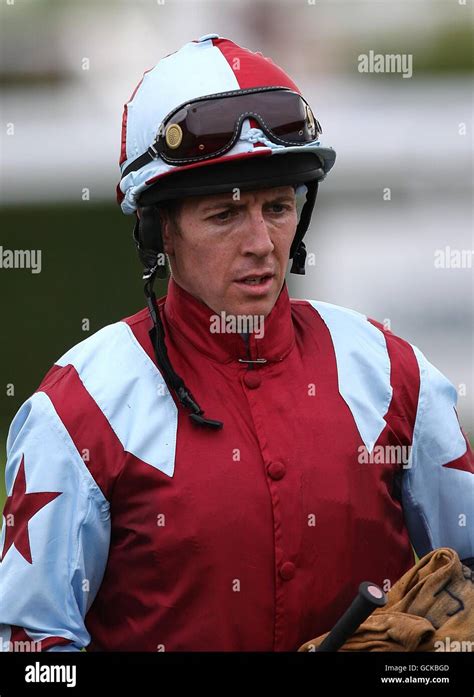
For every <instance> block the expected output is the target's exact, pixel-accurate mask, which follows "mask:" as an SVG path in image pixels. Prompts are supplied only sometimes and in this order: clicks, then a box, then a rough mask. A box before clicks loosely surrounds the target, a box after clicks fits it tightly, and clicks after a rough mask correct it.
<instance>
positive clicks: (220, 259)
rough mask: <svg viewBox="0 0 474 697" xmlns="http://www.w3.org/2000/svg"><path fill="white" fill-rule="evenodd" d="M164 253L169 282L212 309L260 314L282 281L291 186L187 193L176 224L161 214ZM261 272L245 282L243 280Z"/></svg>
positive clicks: (290, 233) (291, 215)
mask: <svg viewBox="0 0 474 697" xmlns="http://www.w3.org/2000/svg"><path fill="white" fill-rule="evenodd" d="M162 221H163V225H162V228H163V240H164V248H165V252H166V253H167V254H168V255H169V259H170V265H171V271H172V274H173V278H174V279H175V281H176V282H177V283H178V284H179V285H180V286H181V287H183V288H184V289H185V290H187V291H188V292H189V293H191V295H193V296H194V297H196V298H199V299H200V300H202V301H203V302H204V303H205V304H206V305H207V306H208V307H210V308H211V309H212V310H214V312H216V313H220V312H221V311H223V310H224V311H225V312H226V313H227V314H232V315H263V316H264V317H266V316H267V315H268V314H269V313H270V311H271V309H272V308H273V306H274V304H275V302H276V300H277V298H278V295H279V293H280V291H281V288H282V286H283V283H284V280H285V273H286V267H287V264H288V257H289V253H290V247H291V243H292V241H293V238H294V235H295V231H296V225H297V211H296V197H295V191H294V188H293V187H292V186H282V187H277V188H272V189H259V190H257V191H249V192H241V194H240V199H239V200H234V198H233V195H232V193H228V194H216V195H212V196H192V197H189V198H187V199H185V200H184V201H183V205H182V208H181V212H180V216H179V225H178V228H177V229H176V228H174V226H173V224H172V223H171V221H170V220H169V218H168V217H167V216H166V215H163V217H162ZM263 275H265V276H266V277H267V278H266V279H264V280H263V282H258V283H257V284H250V283H248V282H245V281H243V280H242V279H244V278H249V277H259V278H261V277H262V276H263Z"/></svg>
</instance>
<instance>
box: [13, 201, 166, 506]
mask: <svg viewBox="0 0 474 697" xmlns="http://www.w3.org/2000/svg"><path fill="white" fill-rule="evenodd" d="M133 221H134V217H133V216H124V215H123V214H122V213H121V211H120V208H119V207H118V206H117V205H114V204H110V205H95V204H87V205H85V204H84V203H82V204H81V205H77V206H71V205H64V206H57V205H56V206H54V207H49V206H38V207H27V208H20V207H13V206H12V207H3V208H1V209H0V228H1V230H2V233H1V240H0V244H1V246H3V247H4V248H5V249H41V251H42V270H41V273H39V274H32V273H31V271H30V270H29V269H2V270H1V271H0V298H1V308H2V310H1V311H2V341H1V344H0V385H1V391H2V395H1V399H0V472H1V473H2V474H1V476H0V504H1V503H2V502H3V498H4V495H5V492H4V485H5V481H4V477H3V466H4V464H5V459H6V452H5V442H6V437H7V433H8V428H9V425H10V423H11V420H12V419H13V416H14V415H15V413H16V411H17V410H18V409H19V407H20V406H21V404H22V403H23V402H24V401H25V400H26V399H27V398H28V397H29V396H30V395H31V394H32V393H33V392H34V391H35V390H36V388H37V387H38V385H39V383H40V382H41V380H42V379H43V377H44V375H45V374H46V372H47V371H48V370H49V368H50V367H51V366H52V364H53V363H54V362H55V361H56V360H57V359H58V358H59V357H60V356H61V355H62V354H63V353H64V352H65V351H67V350H68V349H69V348H71V346H73V345H74V344H77V343H78V342H79V341H82V340H83V339H85V338H86V337H87V336H90V334H93V333H94V332H96V331H97V330H98V329H100V328H101V327H103V326H105V325H107V324H111V323H112V322H115V321H118V320H120V319H122V318H123V317H127V316H128V315H132V314H134V313H135V312H138V311H139V310H140V309H142V308H143V307H145V299H144V295H143V283H142V281H141V265H140V263H139V260H138V256H137V254H136V250H135V244H134V242H133V240H132V229H133ZM155 290H156V293H157V296H160V295H164V294H165V293H166V285H165V283H164V282H157V283H156V285H155ZM84 319H88V320H89V323H90V330H89V331H83V320H84ZM7 385H13V387H14V395H13V396H7Z"/></svg>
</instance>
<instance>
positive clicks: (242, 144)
mask: <svg viewBox="0 0 474 697" xmlns="http://www.w3.org/2000/svg"><path fill="white" fill-rule="evenodd" d="M263 86H267V87H284V88H287V89H289V90H292V91H293V92H297V93H298V94H301V93H300V91H299V89H298V87H297V86H296V85H295V83H294V82H293V80H291V78H290V77H289V76H288V75H287V74H286V73H285V72H284V71H283V70H282V69H281V68H279V67H278V66H277V65H276V64H275V63H274V62H273V61H272V60H271V59H270V58H267V57H265V56H263V55H262V54H261V53H260V52H253V51H250V50H249V49H247V48H242V47H241V46H238V45H237V44H235V43H234V42H233V41H230V40H229V39H225V38H220V37H219V36H218V35H217V34H207V35H206V36H202V37H200V38H199V39H197V40H195V41H191V42H189V43H187V44H185V45H184V46H183V47H182V48H180V49H179V50H178V51H176V52H175V53H172V54H170V55H168V56H166V57H165V58H162V59H161V60H160V61H159V62H158V63H157V64H156V65H155V67H154V68H151V69H150V70H148V71H146V72H145V74H144V76H143V78H142V80H141V81H140V83H139V84H138V86H137V87H136V88H135V90H134V92H133V94H132V96H131V98H130V100H129V101H128V102H127V103H126V104H125V107H124V112H123V120H122V146H121V153H120V168H121V172H122V178H121V180H120V183H119V185H118V187H117V198H118V202H119V203H120V204H121V207H122V210H123V212H124V213H128V214H130V213H133V212H135V211H136V209H137V207H138V205H139V204H138V198H139V196H140V195H141V194H142V193H143V192H144V191H145V190H146V189H147V188H149V187H150V186H152V185H153V184H156V183H157V182H158V181H159V180H162V181H164V178H165V177H166V176H167V175H169V174H171V173H176V172H181V171H184V170H188V169H192V168H196V167H203V166H209V165H215V164H217V163H221V162H228V161H233V160H236V159H246V158H249V157H255V156H257V155H281V154H287V153H290V152H295V151H297V152H301V151H302V150H303V149H304V150H305V151H311V152H315V153H316V154H317V155H318V156H319V158H320V160H321V164H322V172H321V176H320V177H319V179H322V178H323V177H324V176H325V174H326V173H327V172H328V171H329V170H330V169H331V167H332V166H333V164H334V160H335V152H334V150H333V149H332V148H325V147H323V146H322V145H321V143H320V141H319V140H318V141H316V142H313V143H311V144H307V145H298V146H286V145H282V144H278V143H276V142H272V141H271V140H269V139H268V138H267V137H266V136H265V134H264V133H263V132H262V131H261V130H260V129H257V128H251V127H250V123H249V121H248V120H247V121H246V122H244V124H243V126H242V130H241V133H240V137H239V139H238V140H237V142H236V143H235V144H234V145H233V147H232V148H231V149H230V150H229V151H228V152H226V153H225V154H223V155H222V156H219V157H216V158H214V159H209V160H205V161H203V162H198V163H192V164H184V165H183V164H181V165H173V164H168V163H167V162H165V161H164V160H163V159H161V158H160V157H157V158H156V159H153V160H151V161H149V162H147V163H146V164H145V165H144V166H142V167H139V168H138V169H133V170H132V171H129V169H130V165H131V164H132V163H133V162H134V161H135V160H137V158H139V157H140V155H142V154H143V153H145V152H146V151H147V149H148V148H149V147H150V145H151V144H152V143H153V141H154V139H155V137H156V135H157V131H158V129H159V126H160V124H161V123H162V122H163V120H164V118H165V117H166V115H167V114H169V113H170V112H171V111H172V110H173V109H175V108H176V107H178V106H179V105H181V104H185V103H186V102H189V101H192V100H195V99H196V98H199V97H203V96H206V95H211V94H222V93H227V92H230V91H234V90H247V89H249V88H256V87H263Z"/></svg>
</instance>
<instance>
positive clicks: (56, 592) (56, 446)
mask: <svg viewBox="0 0 474 697" xmlns="http://www.w3.org/2000/svg"><path fill="white" fill-rule="evenodd" d="M5 478H6V491H7V497H8V498H7V500H6V504H5V508H4V513H3V527H2V533H1V537H0V549H1V550H2V563H1V564H0V598H1V602H0V649H2V650H7V651H15V650H25V647H24V645H23V648H21V647H20V644H21V642H30V641H31V642H32V645H33V642H41V644H40V646H39V647H38V644H36V643H35V644H34V647H33V648H29V649H28V648H26V650H35V651H37V650H39V649H40V650H53V651H54V650H69V651H71V650H81V648H83V647H85V646H87V644H89V642H90V635H89V633H88V631H87V629H86V627H85V624H84V618H85V616H86V613H87V611H88V609H89V608H90V606H91V604H92V602H93V600H94V598H95V596H96V594H97V591H98V589H99V587H100V584H101V582H102V578H103V574H104V571H105V567H106V563H107V558H108V551H109V544H110V507H109V503H108V501H107V500H106V499H105V497H104V495H103V494H102V492H101V490H100V489H99V487H98V486H97V484H96V482H95V481H94V478H93V477H92V475H91V473H90V472H89V470H88V468H87V466H86V464H85V462H84V460H83V459H82V457H81V456H80V454H79V451H78V450H77V448H76V446H75V444H74V442H73V440H72V438H71V436H70V435H69V433H68V431H67V430H66V428H65V426H64V424H63V423H62V421H61V420H60V419H59V417H58V415H57V413H56V411H55V409H54V407H53V405H52V403H51V401H50V399H49V397H48V396H47V395H46V394H45V393H43V392H37V393H35V394H34V395H33V396H32V397H31V398H30V399H28V400H27V401H26V402H25V403H24V404H23V406H22V407H21V408H20V410H19V411H18V413H17V414H16V416H15V418H14V420H13V422H12V424H11V427H10V431H9V434H8V440H7V465H6V473H5ZM17 643H18V646H17Z"/></svg>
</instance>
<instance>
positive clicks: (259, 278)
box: [236, 273, 275, 286]
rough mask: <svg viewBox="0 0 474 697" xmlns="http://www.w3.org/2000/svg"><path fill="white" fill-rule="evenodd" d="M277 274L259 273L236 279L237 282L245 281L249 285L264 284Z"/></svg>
mask: <svg viewBox="0 0 474 697" xmlns="http://www.w3.org/2000/svg"><path fill="white" fill-rule="evenodd" d="M274 275H275V274H272V273H268V274H263V275H262V274H258V275H255V276H246V277H245V278H239V279H236V283H245V284H246V285H248V286H256V285H262V284H264V283H266V282H267V281H269V280H270V279H271V278H273V276H274Z"/></svg>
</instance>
